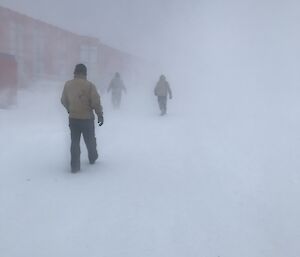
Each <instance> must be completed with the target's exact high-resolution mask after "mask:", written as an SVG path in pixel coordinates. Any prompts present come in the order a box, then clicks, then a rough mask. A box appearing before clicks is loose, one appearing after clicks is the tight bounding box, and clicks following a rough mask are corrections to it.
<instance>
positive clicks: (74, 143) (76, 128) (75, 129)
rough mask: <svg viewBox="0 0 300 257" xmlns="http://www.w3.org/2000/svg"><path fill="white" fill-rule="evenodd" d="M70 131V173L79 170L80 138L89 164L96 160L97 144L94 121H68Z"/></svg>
mask: <svg viewBox="0 0 300 257" xmlns="http://www.w3.org/2000/svg"><path fill="white" fill-rule="evenodd" d="M69 126H70V130H71V168H72V171H77V170H80V137H81V134H82V135H83V139H84V142H85V145H86V148H87V150H88V157H89V161H90V163H94V162H95V161H96V159H97V158H98V153H97V143H96V137H95V125H94V119H87V120H82V119H72V118H70V119H69Z"/></svg>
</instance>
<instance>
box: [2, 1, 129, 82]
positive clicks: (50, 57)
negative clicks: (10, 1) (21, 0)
mask: <svg viewBox="0 0 300 257" xmlns="http://www.w3.org/2000/svg"><path fill="white" fill-rule="evenodd" d="M0 52H3V53H8V54H11V55H13V56H15V59H16V61H17V64H18V80H19V86H20V87H23V86H24V87H25V86H27V85H30V83H31V82H32V81H34V80H36V79H66V78H69V77H70V75H71V74H72V72H73V68H74V65H75V64H76V63H79V62H82V63H85V64H86V65H87V66H88V71H89V75H90V77H91V78H92V79H96V80H97V81H100V80H103V79H104V78H106V77H111V76H112V74H113V73H114V72H116V71H119V72H121V73H122V71H124V70H125V69H128V66H129V59H130V58H128V56H129V55H128V54H125V53H123V52H121V51H118V50H116V49H113V48H111V47H109V46H106V45H104V44H101V43H100V42H99V40H98V39H97V38H91V37H84V36H80V35H77V34H74V33H72V32H69V31H66V30H63V29H61V28H58V27H55V26H52V25H49V24H47V23H45V22H42V21H39V20H36V19H33V18H31V17H28V16H26V15H22V14H20V13H17V12H14V11H12V10H9V9H7V8H3V7H0Z"/></svg>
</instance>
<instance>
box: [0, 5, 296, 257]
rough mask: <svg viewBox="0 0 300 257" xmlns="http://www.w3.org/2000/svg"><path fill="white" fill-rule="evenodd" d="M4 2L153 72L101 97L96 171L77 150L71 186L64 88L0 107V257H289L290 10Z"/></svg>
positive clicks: (292, 177)
mask: <svg viewBox="0 0 300 257" xmlns="http://www.w3.org/2000/svg"><path fill="white" fill-rule="evenodd" d="M0 5H3V6H7V7H9V8H11V9H13V10H16V11H19V12H21V13H24V14H27V15H29V16H32V17H35V18H37V19H40V20H43V21H46V22H48V23H50V24H53V25H56V26H58V27H61V28H64V29H67V30H70V31H72V32H75V33H78V34H82V35H89V36H93V37H97V38H99V39H100V41H102V42H104V43H106V44H108V45H111V46H113V47H116V48H118V49H121V50H123V51H126V52H128V53H131V54H133V55H135V56H139V57H142V58H144V59H145V60H148V61H149V63H151V65H152V67H153V70H152V71H150V73H149V74H151V76H148V77H143V78H142V79H141V80H140V81H138V82H137V81H134V80H131V81H129V80H128V79H127V78H126V74H122V76H123V75H124V83H125V85H126V87H127V91H128V92H127V94H124V95H123V98H122V104H121V109H120V110H117V111H116V110H114V109H113V108H112V105H111V98H110V95H109V94H107V93H106V92H104V91H103V92H101V100H102V104H103V107H104V121H105V122H104V125H103V126H102V127H101V128H98V127H97V129H96V136H97V143H98V146H99V149H100V150H99V152H100V158H99V162H97V163H96V164H95V166H90V165H89V164H88V162H87V154H86V149H85V147H84V145H82V146H81V147H82V157H81V158H82V159H81V160H82V172H79V173H78V174H71V173H70V172H69V171H70V167H69V157H70V154H69V144H70V142H69V141H70V140H69V137H70V135H69V128H68V122H67V117H68V115H67V113H66V111H65V110H64V108H63V107H62V106H61V105H60V96H61V91H62V87H63V85H64V81H37V82H36V83H33V84H32V85H31V87H29V88H28V90H24V89H22V90H20V92H19V93H18V94H19V95H18V99H19V100H18V104H17V105H16V106H14V107H13V108H11V109H8V110H2V109H0V118H1V122H0V134H1V135H2V138H1V143H2V144H3V145H5V146H6V147H5V151H2V152H0V163H1V167H0V168H1V175H2V179H1V180H0V223H1V225H0V227H1V228H3V229H1V230H0V242H2V243H1V244H0V256H5V257H19V256H30V257H41V256H43V257H48V256H49V257H52V256H57V257H65V256H78V257H81V256H87V257H98V256H112V257H127V256H128V257H141V256H145V257H146V256H147V257H158V256H161V257H166V256H172V257H173V256H174V257H182V256H187V257H196V256H197V257H198V256H205V257H283V256H284V257H299V254H300V246H299V235H300V230H299V228H300V221H299V215H300V207H299V204H298V202H299V194H300V175H299V169H300V160H299V154H300V150H299V149H300V137H299V131H300V121H299V117H300V104H299V94H300V90H299V85H300V73H299V71H298V70H299V67H300V61H299V60H300V47H299V46H300V30H299V24H300V3H299V2H298V1H293V0H287V1H283V0H282V1H280V0H278V1H277V0H274V1H269V0H262V1H258V0H253V1H250V0H245V1H238V0H228V1H221V0H212V1H208V0H206V1H204V0H203V1H196V0H194V1H192V0H187V1H179V0H174V1H163V0H161V1H159V0H152V1H145V0H143V1H138V0H132V1H125V0H123V1H121V0H118V1H102V0H100V1H96V0H86V1H71V0H60V1H57V0H52V1H33V0H32V1H29V0H22V1H21V0H20V1H16V0H0ZM162 73H163V74H165V75H166V77H167V80H168V81H169V82H170V85H171V88H172V91H173V99H172V100H169V101H168V113H167V115H166V116H164V117H160V116H159V109H158V104H157V99H156V98H155V96H154V94H153V89H154V86H155V83H156V82H157V80H158V78H159V75H160V74H162ZM71 76H72V74H70V78H71ZM106 86H108V85H104V87H106ZM37 246H39V247H37Z"/></svg>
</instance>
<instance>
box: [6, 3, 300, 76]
mask: <svg viewBox="0 0 300 257" xmlns="http://www.w3.org/2000/svg"><path fill="white" fill-rule="evenodd" d="M0 4H1V5H3V6H6V7H9V8H11V9H14V10H17V11H19V12H22V13H25V14H27V15H30V16H33V17H35V18H37V19H40V20H43V21H46V22H48V23H51V24H54V25H57V26H59V27H62V28H65V29H67V30H71V31H73V32H77V33H80V34H83V35H90V36H95V37H98V38H99V39H100V40H102V41H103V42H105V43H108V44H110V45H112V46H114V47H117V48H119V49H122V50H125V51H127V52H129V53H132V54H135V55H139V56H142V57H146V58H148V59H149V60H151V61H152V60H154V61H157V62H160V63H161V64H163V65H164V66H165V68H166V69H169V70H171V71H173V73H177V74H178V73H179V74H181V76H182V77H184V78H187V77H190V76H192V77H194V75H196V74H197V76H201V77H206V76H207V75H208V77H210V76H211V74H212V73H218V72H220V73H227V72H229V73H231V72H233V73H235V74H236V73H237V71H236V68H238V69H242V70H243V71H241V70H240V71H239V72H238V73H240V72H244V73H245V72H246V70H247V73H249V72H250V73H249V74H248V75H247V74H241V75H242V76H249V77H252V78H253V77H259V78H260V79H261V77H265V78H264V80H266V78H269V79H270V77H272V76H274V74H276V76H278V79H282V78H281V77H284V80H285V79H286V76H288V77H289V79H292V80H293V79H297V80H298V79H299V76H298V75H297V73H298V72H294V70H293V67H295V66H296V65H297V64H299V61H298V60H299V59H300V52H299V50H298V45H299V44H300V32H299V30H298V25H299V24H300V17H299V16H300V15H299V13H300V4H299V3H298V1H295V0H287V1H283V0H277V1H276V0H275V1H271V0H262V1H258V0H243V1H238V0H228V1H221V0H212V1H208V0H202V1H200V0H199V1H198V0H187V1H179V0H173V1H172V0H152V1H146V0H127V1H126V0H116V1H104V0H100V1H97V0H86V1H77V0H52V1H37V0H22V1H21V0H1V1H0ZM283 64H284V65H283ZM183 69H184V70H185V71H184V72H183ZM183 73H184V74H183ZM278 73H280V74H278ZM280 76H281V77H280ZM278 79H275V80H278ZM194 80H195V78H194ZM262 80H263V79H262Z"/></svg>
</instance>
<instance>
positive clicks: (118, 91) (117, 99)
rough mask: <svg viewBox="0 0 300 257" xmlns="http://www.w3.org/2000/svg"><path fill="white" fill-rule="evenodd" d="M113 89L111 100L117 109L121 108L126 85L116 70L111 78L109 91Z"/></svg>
mask: <svg viewBox="0 0 300 257" xmlns="http://www.w3.org/2000/svg"><path fill="white" fill-rule="evenodd" d="M110 91H111V101H112V105H113V107H114V108H115V109H119V108H120V104H121V99H122V92H123V91H124V92H125V93H126V87H125V86H124V83H123V80H122V79H121V75H120V73H119V72H116V74H115V76H114V78H113V79H112V80H111V82H110V84H109V87H108V88H107V92H108V93H109V92H110Z"/></svg>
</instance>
